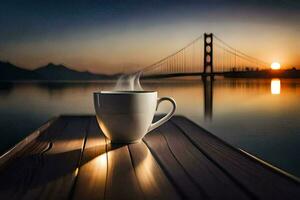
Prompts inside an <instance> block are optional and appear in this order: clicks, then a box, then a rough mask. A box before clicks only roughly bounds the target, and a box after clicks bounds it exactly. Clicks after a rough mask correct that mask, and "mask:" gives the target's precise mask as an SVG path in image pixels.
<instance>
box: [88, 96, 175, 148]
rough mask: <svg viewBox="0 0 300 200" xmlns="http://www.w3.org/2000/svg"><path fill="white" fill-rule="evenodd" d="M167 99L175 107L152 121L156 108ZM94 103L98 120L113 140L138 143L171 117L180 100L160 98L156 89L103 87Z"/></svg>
mask: <svg viewBox="0 0 300 200" xmlns="http://www.w3.org/2000/svg"><path fill="white" fill-rule="evenodd" d="M165 100H166V101H169V102H171V103H172V106H173V107H172V110H171V111H170V112H169V113H168V114H167V115H166V116H164V117H163V118H161V119H159V120H158V121H157V122H155V123H152V120H153V117H154V114H155V110H156V109H157V108H158V105H159V104H160V103H161V102H162V101H165ZM94 106H95V111H96V116H97V121H98V124H99V126H100V128H101V130H102V131H103V133H104V134H105V136H106V137H107V138H109V139H110V140H111V142H112V143H135V142H138V141H140V140H141V139H142V138H143V137H144V136H145V135H146V134H147V133H148V132H149V131H151V130H153V129H155V128H157V127H159V126H160V125H162V124H163V123H165V122H166V121H168V120H169V119H170V118H171V117H172V116H173V115H174V112H175V109H176V102H175V101H174V100H173V99H172V98H169V97H162V98H157V92H155V91H101V92H97V93H94Z"/></svg>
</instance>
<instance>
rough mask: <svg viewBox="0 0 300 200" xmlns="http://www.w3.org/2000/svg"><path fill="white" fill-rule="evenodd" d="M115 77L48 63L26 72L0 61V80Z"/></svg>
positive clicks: (99, 78)
mask: <svg viewBox="0 0 300 200" xmlns="http://www.w3.org/2000/svg"><path fill="white" fill-rule="evenodd" d="M116 76H117V75H113V76H109V75H105V74H93V73H91V72H87V71H85V72H79V71H76V70H73V69H70V68H69V67H66V66H64V65H56V64H53V63H49V64H47V65H46V66H42V67H39V68H37V69H35V70H27V69H23V68H21V67H18V66H16V65H14V64H11V63H9V62H2V61H0V80H2V81H13V80H53V81H55V80H103V79H112V78H116Z"/></svg>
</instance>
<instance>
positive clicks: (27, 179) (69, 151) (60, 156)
mask: <svg viewBox="0 0 300 200" xmlns="http://www.w3.org/2000/svg"><path fill="white" fill-rule="evenodd" d="M62 120H63V122H64V123H66V126H65V128H64V129H60V130H55V132H47V134H44V135H43V137H41V138H38V140H39V141H41V142H48V143H50V144H51V145H50V146H49V148H48V149H46V151H42V152H41V153H40V154H34V155H32V157H31V159H27V160H26V162H25V163H24V164H25V165H26V166H25V167H21V168H22V169H23V170H22V173H20V174H18V176H17V178H19V179H21V180H18V181H17V184H18V185H10V187H9V188H16V191H15V193H14V194H13V195H12V196H11V198H10V199H67V198H68V197H69V195H70V191H71V189H72V186H73V183H74V180H75V177H76V175H77V170H76V169H77V167H78V166H77V165H78V162H79V159H80V157H81V153H82V148H83V144H84V139H85V135H86V133H85V132H86V126H87V123H88V120H87V119H85V118H72V117H64V118H63V119H62ZM15 170H18V168H17V167H16V168H15ZM15 170H12V171H11V173H13V171H15ZM6 178H8V177H6ZM1 193H2V192H1Z"/></svg>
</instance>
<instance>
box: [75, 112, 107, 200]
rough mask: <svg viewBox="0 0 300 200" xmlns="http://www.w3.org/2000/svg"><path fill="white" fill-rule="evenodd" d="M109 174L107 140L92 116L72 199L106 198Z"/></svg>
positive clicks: (99, 199)
mask: <svg viewBox="0 0 300 200" xmlns="http://www.w3.org/2000/svg"><path fill="white" fill-rule="evenodd" d="M106 176H107V154H106V140H105V137H104V135H103V133H102V131H101V129H99V127H98V124H97V122H96V118H95V117H91V123H90V125H89V130H88V136H87V139H86V144H85V148H84V151H83V157H82V160H81V162H80V168H79V171H78V178H77V181H76V184H75V188H74V192H73V194H72V196H73V198H72V199H78V200H80V199H90V200H93V199H98V200H101V199H104V195H105V184H106Z"/></svg>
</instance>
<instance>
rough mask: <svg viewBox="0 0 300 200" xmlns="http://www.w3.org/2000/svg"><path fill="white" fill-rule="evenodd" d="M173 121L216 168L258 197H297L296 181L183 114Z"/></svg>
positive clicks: (299, 193)
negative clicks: (263, 163) (219, 137)
mask: <svg viewBox="0 0 300 200" xmlns="http://www.w3.org/2000/svg"><path fill="white" fill-rule="evenodd" d="M172 122H173V123H174V124H175V125H176V126H177V127H178V128H180V130H181V131H182V132H183V133H184V134H185V135H186V136H187V137H188V138H189V139H190V141H191V142H192V143H193V144H194V145H195V146H197V148H199V150H200V151H201V152H203V153H205V154H206V155H207V156H208V157H210V159H211V160H212V161H213V162H214V163H215V164H216V165H218V166H219V167H221V168H223V170H224V171H225V172H227V173H228V174H230V175H231V176H232V178H234V179H235V180H236V181H237V182H239V183H240V184H241V185H243V186H244V187H245V188H246V189H248V190H249V192H251V193H252V194H253V195H254V196H255V197H256V198H259V199H300V186H299V183H298V182H297V181H295V180H293V179H290V178H289V177H287V176H285V175H283V174H281V173H278V172H275V171H274V170H272V169H271V168H269V167H267V166H266V165H262V164H261V163H259V162H257V161H255V160H253V159H252V158H251V157H249V156H247V155H246V154H244V153H242V152H241V151H238V150H237V149H235V148H233V147H232V146H230V145H228V144H226V143H225V142H223V141H222V140H220V139H218V138H217V137H215V136H213V135H212V134H210V133H208V132H207V131H205V130H204V129H201V128H200V127H199V126H197V125H195V124H194V123H192V122H191V121H189V120H187V119H186V118H184V117H175V118H173V119H172Z"/></svg>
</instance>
